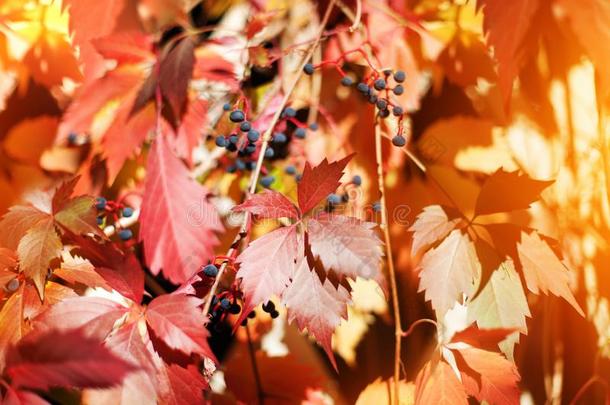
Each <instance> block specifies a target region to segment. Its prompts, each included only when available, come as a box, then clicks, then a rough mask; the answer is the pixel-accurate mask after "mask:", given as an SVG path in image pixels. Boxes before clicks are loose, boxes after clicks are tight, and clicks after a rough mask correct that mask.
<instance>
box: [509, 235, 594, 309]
mask: <svg viewBox="0 0 610 405" xmlns="http://www.w3.org/2000/svg"><path fill="white" fill-rule="evenodd" d="M517 251H518V253H519V259H520V260H521V265H522V267H523V275H524V276H525V283H526V285H527V288H528V289H529V290H530V291H531V292H533V293H534V294H539V293H540V292H543V293H544V294H548V293H549V292H550V293H551V294H553V295H556V296H558V297H562V298H563V299H565V300H566V301H567V302H568V303H569V304H570V305H572V307H574V309H575V310H576V312H578V313H579V314H580V315H581V316H585V314H584V312H583V311H582V309H581V308H580V305H578V303H577V302H576V298H574V295H573V294H572V291H571V290H570V273H569V271H568V269H567V268H566V267H565V265H564V264H563V263H562V262H561V261H560V260H559V259H558V258H557V256H556V255H555V253H554V252H553V251H552V250H551V248H550V247H549V245H548V244H547V243H546V242H544V241H543V240H542V239H540V236H539V235H538V233H536V232H532V233H531V234H528V233H526V232H521V242H519V243H518V244H517Z"/></svg>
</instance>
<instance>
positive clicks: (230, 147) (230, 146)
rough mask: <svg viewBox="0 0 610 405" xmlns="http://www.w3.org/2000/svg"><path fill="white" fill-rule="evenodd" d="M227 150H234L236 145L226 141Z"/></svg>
mask: <svg viewBox="0 0 610 405" xmlns="http://www.w3.org/2000/svg"><path fill="white" fill-rule="evenodd" d="M227 150H228V151H229V152H235V151H236V150H237V145H235V144H234V143H231V142H229V143H227Z"/></svg>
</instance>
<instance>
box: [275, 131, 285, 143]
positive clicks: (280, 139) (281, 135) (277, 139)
mask: <svg viewBox="0 0 610 405" xmlns="http://www.w3.org/2000/svg"><path fill="white" fill-rule="evenodd" d="M286 140H287V138H286V135H285V134H284V133H283V132H276V133H275V135H273V142H275V143H284V142H286Z"/></svg>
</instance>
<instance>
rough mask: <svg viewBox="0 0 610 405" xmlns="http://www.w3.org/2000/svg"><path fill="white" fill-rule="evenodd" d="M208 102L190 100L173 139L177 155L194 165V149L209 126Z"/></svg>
mask: <svg viewBox="0 0 610 405" xmlns="http://www.w3.org/2000/svg"><path fill="white" fill-rule="evenodd" d="M207 121H208V102H207V101H206V100H200V99H194V100H189V102H188V106H187V108H186V112H185V113H184V117H182V122H181V123H180V126H179V127H178V130H177V133H176V137H175V139H173V143H174V149H175V151H176V154H177V155H178V156H180V157H181V158H183V159H185V160H186V161H187V162H188V163H189V164H192V163H193V162H192V157H193V149H195V147H196V146H197V145H198V144H199V142H201V141H202V139H203V136H202V131H203V129H204V128H205V127H206V125H207V124H208V122H207Z"/></svg>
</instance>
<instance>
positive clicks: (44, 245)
mask: <svg viewBox="0 0 610 405" xmlns="http://www.w3.org/2000/svg"><path fill="white" fill-rule="evenodd" d="M61 247H62V243H61V239H59V235H58V234H57V231H56V230H55V223H54V222H53V220H52V219H50V218H48V219H45V220H42V221H40V222H38V223H37V224H36V225H35V226H33V227H32V228H31V229H30V230H28V231H27V233H26V234H25V236H24V237H23V238H21V241H19V246H17V255H18V256H19V269H20V270H21V271H22V272H23V273H24V274H25V275H26V276H27V277H29V278H31V279H32V281H34V284H35V285H36V289H37V290H38V294H39V295H40V297H43V296H44V286H45V283H46V279H47V272H48V270H49V265H50V263H51V260H53V259H56V258H58V257H59V255H60V253H61Z"/></svg>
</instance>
